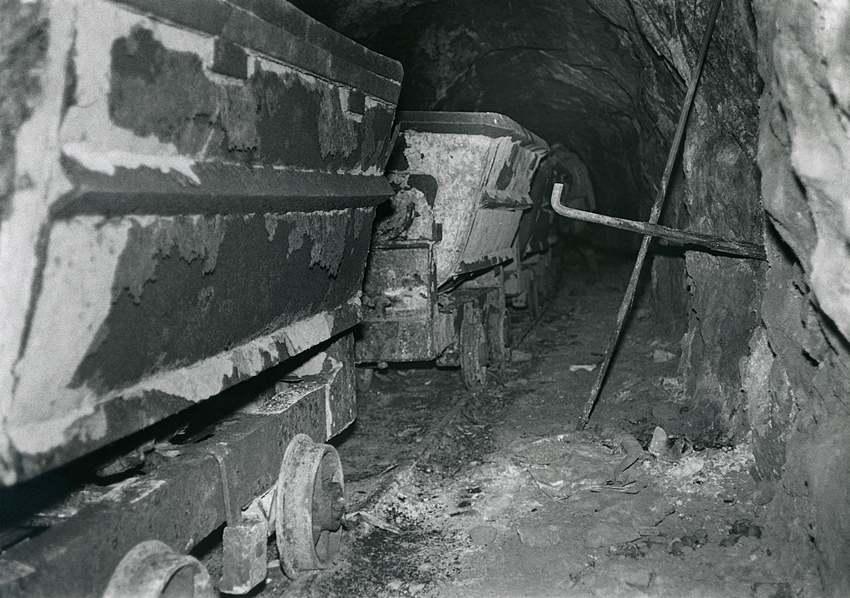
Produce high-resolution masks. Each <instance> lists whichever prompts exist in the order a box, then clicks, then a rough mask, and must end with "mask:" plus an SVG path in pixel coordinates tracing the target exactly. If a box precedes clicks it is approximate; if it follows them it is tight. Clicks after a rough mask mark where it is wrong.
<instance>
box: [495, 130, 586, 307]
mask: <svg viewBox="0 0 850 598" xmlns="http://www.w3.org/2000/svg"><path fill="white" fill-rule="evenodd" d="M555 183H562V184H564V185H565V186H566V187H567V188H568V189H569V190H570V195H569V197H568V198H566V200H567V201H568V203H569V204H570V205H571V206H573V207H577V208H581V209H583V210H589V211H593V210H595V208H596V202H595V200H594V195H593V186H592V184H591V182H590V178H589V176H588V173H587V167H586V166H585V165H584V162H582V161H581V159H580V158H579V157H578V156H577V155H575V154H574V153H572V152H570V151H568V150H566V149H565V148H564V147H562V146H561V145H560V144H555V145H553V146H552V147H551V148H550V151H549V153H548V154H547V155H546V157H545V158H544V159H543V161H542V162H541V163H540V167H539V168H538V169H537V173H536V174H535V175H534V180H533V181H532V183H531V193H530V195H531V200H532V207H531V209H530V210H527V211H526V212H524V213H523V215H522V218H521V220H520V223H519V230H518V231H517V236H516V239H515V241H514V259H513V260H512V261H511V262H509V263H508V264H506V266H505V272H504V276H505V293H506V296H507V300H508V303H509V304H510V305H512V306H513V307H517V308H528V310H529V312H530V314H531V316H532V318H536V317H537V316H538V314H539V313H540V310H541V308H542V305H543V304H544V303H545V301H546V300H548V299H550V298H551V297H552V295H553V294H554V292H555V286H556V282H557V281H556V278H557V267H556V264H555V263H554V261H555V259H556V256H555V255H554V252H553V248H554V247H555V245H556V244H557V243H558V240H559V235H558V232H557V225H558V220H557V219H556V214H555V211H554V210H553V209H552V206H551V204H550V202H549V199H550V195H551V191H552V186H553V185H554V184H555Z"/></svg>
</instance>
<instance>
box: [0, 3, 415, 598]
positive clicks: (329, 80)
mask: <svg viewBox="0 0 850 598" xmlns="http://www.w3.org/2000/svg"><path fill="white" fill-rule="evenodd" d="M48 4H49V10H45V14H47V15H48V16H47V19H46V21H45V22H44V23H42V24H40V25H39V26H42V27H46V28H47V29H48V34H46V35H44V36H42V37H39V38H38V39H42V38H43V39H45V40H49V44H48V47H47V50H46V51H47V59H46V62H45V65H44V67H43V68H44V72H43V73H42V74H40V77H41V80H42V87H43V88H44V89H45V90H46V91H45V94H49V93H53V95H46V96H45V98H44V101H41V102H38V103H33V110H34V113H33V114H32V116H31V117H30V120H29V121H28V122H27V123H26V124H25V125H24V126H25V127H27V129H26V131H22V133H21V135H20V136H19V137H18V153H17V156H16V163H15V167H16V170H17V174H16V176H17V180H21V181H23V180H26V181H27V184H26V185H23V186H20V187H19V189H18V190H17V191H16V192H15V194H14V195H13V196H12V198H11V200H10V202H11V203H10V206H8V209H7V210H6V215H5V217H4V222H3V226H2V229H0V237H1V238H0V242H2V243H0V244H2V247H3V249H4V252H6V253H4V255H2V256H0V258H2V261H0V303H2V306H3V307H2V310H3V313H2V320H3V342H2V354H1V355H0V358H1V359H2V363H0V366H2V371H0V501H2V504H0V515H1V516H2V517H3V524H4V525H3V529H2V530H0V540H2V543H3V544H2V553H0V595H2V596H4V597H12V596H51V597H56V596H104V597H118V596H133V597H134V598H147V597H153V596H162V595H181V596H182V595H194V596H195V597H196V598H201V597H205V596H207V597H208V596H212V595H213V582H212V580H211V579H210V575H209V573H208V572H207V570H206V569H205V567H204V566H203V564H202V563H201V562H200V561H199V560H197V559H196V558H194V557H193V556H191V555H190V554H188V553H189V551H190V550H192V549H193V547H194V546H196V545H197V544H198V543H199V542H201V541H203V540H204V539H205V538H207V537H208V536H210V534H212V533H213V532H215V531H216V530H221V528H222V526H224V527H223V554H224V558H223V574H222V578H221V579H220V580H219V581H218V582H217V583H216V584H215V585H217V586H218V587H219V589H221V590H222V591H225V592H228V593H237V594H244V593H247V592H249V591H251V589H252V588H254V587H256V586H257V585H258V584H260V583H261V582H262V581H263V580H264V579H265V578H266V570H267V559H266V545H267V540H268V538H269V537H270V536H271V535H272V533H276V539H277V545H278V548H279V552H280V555H281V564H282V567H283V569H284V571H285V573H286V574H287V575H289V576H291V577H294V576H296V575H297V574H298V573H299V572H300V571H303V570H309V569H316V568H322V567H326V566H328V564H329V563H330V560H331V559H332V558H333V555H334V553H335V552H336V548H337V547H338V545H339V541H340V534H341V528H340V523H341V516H342V506H343V504H342V502H343V501H342V499H343V492H344V489H343V473H342V469H341V466H340V461H339V458H338V456H337V454H336V452H335V451H334V449H333V448H332V447H331V446H329V445H327V444H324V443H325V441H326V440H328V439H329V438H331V437H333V436H335V435H336V434H338V433H339V432H341V431H342V430H344V429H345V428H346V427H347V426H348V425H349V424H350V423H351V422H352V421H353V419H354V417H355V390H354V348H353V338H352V328H353V327H354V326H355V325H356V324H357V323H358V322H359V321H360V319H361V305H360V293H361V288H362V280H363V273H364V268H365V263H366V258H367V254H368V250H369V244H370V237H371V230H372V221H373V218H374V213H375V206H376V205H378V204H379V203H380V202H382V201H383V200H385V199H386V198H388V197H389V196H390V195H391V194H392V189H391V187H390V185H389V184H388V182H387V180H386V178H385V177H384V176H383V171H384V168H385V165H386V161H387V159H388V156H389V153H390V149H391V142H390V139H391V132H392V124H393V120H394V114H395V109H396V102H397V99H398V94H399V90H400V85H401V76H402V70H401V65H400V64H398V63H397V62H395V61H393V60H390V59H388V58H384V57H383V56H380V55H377V54H374V53H372V52H371V51H369V50H366V49H365V48H363V47H361V46H359V45H357V44H355V43H354V42H352V41H350V40H348V39H347V38H345V37H343V36H341V35H339V34H337V33H335V32H333V31H331V30H330V29H327V28H326V27H324V26H323V25H320V24H319V23H318V22H316V21H313V20H312V19H310V18H309V17H307V16H306V15H305V14H303V13H301V12H300V11H298V10H297V9H295V8H294V7H293V6H291V5H289V4H287V3H286V2H283V1H275V2H265V3H254V2H241V1H233V2H230V1H224V0H194V1H193V2H190V3H185V2H184V3H179V2H162V1H160V0H113V1H105V0H54V1H52V2H49V3H48ZM33 39H35V38H33ZM45 43H48V42H45ZM39 68H41V67H39ZM50 90H53V92H51V91H50ZM56 90H58V91H56ZM63 90H64V96H63ZM54 96H55V97H54ZM7 250H8V252H7ZM95 472H97V473H95ZM51 480H53V481H54V482H56V483H55V484H53V482H51ZM57 480H59V481H57ZM80 480H82V481H80ZM60 482H61V483H60ZM62 484H67V485H68V486H69V489H67V490H63V491H62V492H60V493H59V494H58V495H57V497H56V500H52V501H50V502H49V503H48V504H42V503H40V501H41V500H42V498H44V497H45V496H48V495H50V496H51V497H53V496H54V495H55V493H48V492H47V491H46V489H49V488H54V489H55V487H57V486H62ZM219 533H221V532H219Z"/></svg>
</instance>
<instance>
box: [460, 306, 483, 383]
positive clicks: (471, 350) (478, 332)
mask: <svg viewBox="0 0 850 598" xmlns="http://www.w3.org/2000/svg"><path fill="white" fill-rule="evenodd" d="M486 363H487V335H486V334H485V332H484V325H483V323H482V322H481V313H480V312H479V310H478V307H477V306H476V305H475V303H474V302H469V303H465V304H464V305H463V320H461V323H460V375H461V377H462V378H463V384H464V386H465V387H466V388H467V389H468V390H475V389H476V388H481V387H483V386H484V385H485V384H486V383H487V366H486V365H485V364H486Z"/></svg>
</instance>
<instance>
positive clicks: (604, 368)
mask: <svg viewBox="0 0 850 598" xmlns="http://www.w3.org/2000/svg"><path fill="white" fill-rule="evenodd" d="M720 2H721V0H715V2H714V6H712V8H711V14H709V16H708V25H707V26H706V29H705V33H704V34H703V38H702V48H701V49H700V55H699V59H698V60H697V62H696V64H695V65H694V69H693V71H692V73H691V82H690V85H689V86H688V93H687V95H686V96H685V102H684V104H683V105H682V112H681V114H680V115H679V125H678V127H677V128H676V134H675V136H674V137H673V145H672V146H671V147H670V153H669V154H668V155H667V165H666V166H665V168H664V175H663V176H662V177H661V186H660V187H659V189H658V195H656V197H655V203H654V204H653V205H652V211H651V212H650V214H649V222H650V224H658V219H659V218H660V217H661V208H662V207H663V206H664V199H665V198H666V197H667V187H668V185H669V184H670V176H671V175H672V173H673V165H674V164H675V163H676V157H677V156H678V155H679V149H680V148H681V146H682V138H683V137H684V134H685V125H686V124H687V122H688V116H689V115H690V113H691V106H693V103H694V94H696V90H697V83H698V82H699V78H700V75H701V74H702V67H703V65H704V64H705V56H706V54H707V53H708V43H709V42H710V41H711V33H712V31H714V23H715V21H716V20H717V13H718V11H719V10H720ZM651 240H652V237H651V236H649V235H646V236H644V238H643V241H642V242H641V244H640V250H639V251H638V256H637V261H636V262H635V267H634V269H633V270H632V276H631V278H630V279H629V286H628V288H627V289H626V296H625V297H623V302H622V304H621V305H620V311H619V312H618V313H617V324H616V326H615V328H614V331H613V333H612V334H611V338H610V340H609V341H608V350H607V351H606V352H605V357H604V358H603V359H602V363H601V364H600V365H599V373H598V374H597V376H596V382H594V384H593V388H592V389H591V391H590V397H589V398H588V400H587V403H586V404H585V406H584V410H583V411H582V413H581V416H580V417H579V421H578V425H577V426H576V429H577V430H583V429H584V427H585V426H586V425H587V420H588V419H590V413H591V411H593V406H594V405H596V400H597V399H598V398H599V391H600V390H601V388H602V382H603V381H604V380H605V374H606V373H607V372H608V366H609V365H610V364H611V357H612V356H613V355H614V350H615V349H616V348H617V342H618V341H619V339H620V333H621V332H622V330H623V324H624V323H625V322H626V316H627V315H628V314H629V310H630V309H631V307H632V303H633V302H634V299H635V291H636V290H637V283H638V279H639V278H640V273H641V270H642V269H643V263H644V261H645V260H646V254H647V251H648V250H649V242H650V241H651Z"/></svg>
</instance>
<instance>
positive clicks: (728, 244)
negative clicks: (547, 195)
mask: <svg viewBox="0 0 850 598" xmlns="http://www.w3.org/2000/svg"><path fill="white" fill-rule="evenodd" d="M563 190H564V184H563V183H555V186H554V187H553V188H552V199H551V203H552V209H554V210H555V212H557V213H558V214H560V215H561V216H566V217H567V218H574V219H575V220H582V221H584V222H592V223H594V224H602V225H604V226H610V227H612V228H619V229H621V230H627V231H631V232H635V233H640V234H642V235H649V236H653V237H661V238H662V239H665V240H666V241H670V242H672V243H673V244H676V245H697V246H700V247H706V248H708V249H712V250H714V251H718V252H721V253H727V254H729V255H734V256H739V257H746V258H751V259H755V260H766V259H767V254H765V251H764V247H763V246H761V245H757V244H756V243H750V242H748V241H737V240H734V239H724V238H722V237H717V236H715V235H707V234H704V233H695V232H690V231H684V230H678V229H675V228H669V227H667V226H662V225H660V224H654V223H652V222H637V221H635V220H626V219H624V218H615V217H613V216H605V215H604V214H597V213H596V212H585V211H584V210H576V209H575V208H568V207H567V206H565V205H563V204H561V193H562V192H563Z"/></svg>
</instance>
